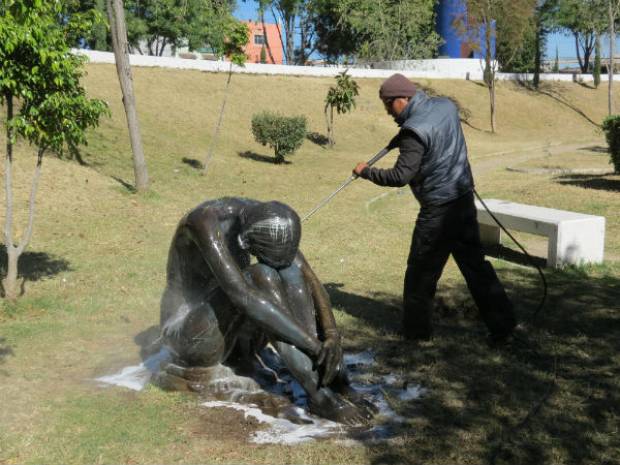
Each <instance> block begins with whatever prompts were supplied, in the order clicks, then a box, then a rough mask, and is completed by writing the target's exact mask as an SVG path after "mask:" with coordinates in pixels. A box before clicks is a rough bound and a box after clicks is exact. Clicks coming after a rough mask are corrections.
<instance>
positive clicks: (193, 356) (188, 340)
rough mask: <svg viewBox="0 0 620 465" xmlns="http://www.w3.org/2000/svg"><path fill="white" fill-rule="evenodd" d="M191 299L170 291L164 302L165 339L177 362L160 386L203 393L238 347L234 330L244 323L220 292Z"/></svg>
mask: <svg viewBox="0 0 620 465" xmlns="http://www.w3.org/2000/svg"><path fill="white" fill-rule="evenodd" d="M220 294H221V293H220ZM187 295H191V293H189V292H186V291H184V290H182V289H175V288H173V287H168V288H167V289H166V290H165V291H164V295H163V297H162V301H161V336H162V340H163V343H164V344H165V345H166V346H167V347H168V348H169V349H170V350H171V351H172V352H173V354H174V360H173V362H172V363H170V364H168V365H167V366H166V367H165V369H164V370H163V372H162V373H161V374H160V376H159V378H158V379H157V380H156V382H157V383H158V384H159V385H160V386H162V387H164V388H167V389H177V390H201V389H202V388H203V387H204V386H205V385H206V384H208V383H209V381H210V379H211V378H212V377H213V376H216V373H215V371H214V370H216V371H218V370H219V371H221V370H220V368H219V367H220V363H221V362H223V361H224V360H225V359H226V357H227V356H228V354H229V353H230V351H231V349H232V348H233V346H234V344H235V334H236V331H234V327H235V326H239V324H240V322H241V318H240V316H239V315H238V314H237V313H236V312H235V311H234V308H233V307H232V305H231V304H230V301H229V299H227V298H226V297H225V296H221V295H218V292H217V291H216V292H212V293H211V295H210V296H209V297H210V298H207V296H203V297H199V296H196V297H195V298H194V299H193V300H188V299H187V297H186V296H187ZM224 307H226V308H224ZM222 315H225V317H222ZM220 319H221V321H220Z"/></svg>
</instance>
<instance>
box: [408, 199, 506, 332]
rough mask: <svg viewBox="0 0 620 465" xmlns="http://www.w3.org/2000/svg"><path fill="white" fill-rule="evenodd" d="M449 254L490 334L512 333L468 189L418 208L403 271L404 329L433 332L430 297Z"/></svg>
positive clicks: (432, 295)
mask: <svg viewBox="0 0 620 465" xmlns="http://www.w3.org/2000/svg"><path fill="white" fill-rule="evenodd" d="M450 254H452V256H453V257H454V260H455V261H456V264H457V265H458V267H459V269H460V270H461V273H462V274H463V276H464V278H465V281H466V282H467V287H468V288H469V291H470V292H471V295H472V296H473V298H474V301H475V302H476V305H477V306H478V309H479V310H480V314H481V316H482V319H483V320H484V322H485V324H486V325H487V328H488V329H489V332H490V333H491V334H492V335H493V336H503V335H506V334H508V333H510V332H511V331H512V329H513V328H514V326H515V324H516V321H515V316H514V313H513V309H512V303H511V302H510V300H509V299H508V296H507V295H506V292H505V291H504V287H503V286H502V284H501V283H500V282H499V279H498V278H497V275H496V274H495V270H494V269H493V267H492V266H491V264H490V263H489V262H488V261H487V260H485V258H484V252H483V251H482V244H481V243H480V232H479V230H478V221H477V219H476V207H475V205H474V196H473V193H469V194H467V195H464V196H463V197H460V198H458V199H456V200H453V201H451V202H448V203H446V204H444V205H439V206H431V207H422V209H421V210H420V213H419V215H418V218H417V221H416V225H415V229H414V231H413V240H412V242H411V250H410V253H409V259H408V260H407V272H406V273H405V289H404V292H403V301H404V316H403V333H404V335H405V336H406V337H409V338H420V339H427V338H429V337H430V336H431V333H432V325H431V310H432V307H433V298H434V297H435V291H436V290H437V281H439V278H440V277H441V273H442V271H443V268H444V266H445V264H446V261H447V260H448V257H449V255H450Z"/></svg>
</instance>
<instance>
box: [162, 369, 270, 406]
mask: <svg viewBox="0 0 620 465" xmlns="http://www.w3.org/2000/svg"><path fill="white" fill-rule="evenodd" d="M155 384H157V385H158V386H160V387H161V388H162V389H166V390H176V391H189V392H198V393H203V394H212V395H215V396H217V397H222V398H226V397H227V394H232V393H234V392H240V391H241V392H243V391H249V392H253V391H256V390H258V389H259V386H258V384H257V383H256V382H255V381H254V380H252V379H251V378H247V377H244V376H237V375H235V373H234V372H233V371H232V370H231V369H230V368H229V367H227V366H224V365H221V364H218V365H214V366H211V367H199V366H191V367H183V366H180V365H177V364H174V363H168V364H166V365H165V366H163V367H162V371H161V372H160V373H159V375H158V376H157V378H156V379H155Z"/></svg>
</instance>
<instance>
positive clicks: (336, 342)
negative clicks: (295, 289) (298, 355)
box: [297, 252, 342, 385]
mask: <svg viewBox="0 0 620 465" xmlns="http://www.w3.org/2000/svg"><path fill="white" fill-rule="evenodd" d="M297 259H298V260H300V261H301V270H302V273H303V275H304V279H305V281H306V283H307V284H308V286H309V287H310V291H311V292H312V299H313V301H314V308H315V310H316V312H317V315H316V317H317V322H318V325H319V327H320V328H321V330H322V332H323V334H324V335H325V341H324V342H323V348H322V350H321V353H320V354H319V358H318V361H317V363H318V364H319V365H323V367H324V370H323V376H322V381H321V383H322V384H323V385H327V384H329V383H331V381H332V380H333V379H334V377H335V376H336V374H337V373H338V371H339V370H340V369H341V368H342V344H341V341H340V332H339V331H338V328H337V327H336V319H335V318H334V312H333V311H332V305H331V302H330V300H329V295H328V294H327V291H326V290H325V287H324V286H323V284H321V281H319V278H318V277H317V276H316V274H315V273H314V270H313V269H312V267H310V265H309V264H308V262H307V261H306V259H305V257H304V256H303V254H302V253H301V252H298V253H297Z"/></svg>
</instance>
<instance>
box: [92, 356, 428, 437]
mask: <svg viewBox="0 0 620 465" xmlns="http://www.w3.org/2000/svg"><path fill="white" fill-rule="evenodd" d="M260 358H261V360H262V363H258V362H256V364H255V369H256V376H255V377H254V378H255V379H250V378H247V377H243V376H238V375H236V374H234V372H233V371H232V370H231V369H230V368H228V367H225V366H222V365H219V366H218V367H214V370H215V371H214V373H215V376H214V377H213V379H212V381H211V382H210V383H209V386H208V390H207V391H208V392H209V393H211V394H212V395H211V396H206V397H207V400H206V402H203V403H202V404H201V405H202V406H203V407H204V408H230V409H233V410H236V411H241V412H243V414H244V416H245V418H254V419H255V420H257V421H258V422H259V423H260V424H261V425H263V427H262V428H261V429H260V430H259V431H256V432H254V433H252V435H251V437H250V441H252V442H254V443H257V444H298V443H301V442H305V441H310V440H314V439H317V438H326V437H342V436H343V434H346V437H347V438H353V439H354V440H355V439H358V440H362V439H363V440H365V441H368V440H382V439H389V438H390V437H393V436H394V435H396V434H397V433H396V431H397V430H398V427H399V425H402V424H403V423H404V422H405V418H403V417H401V416H400V415H398V414H396V413H395V412H394V410H393V408H392V406H391V404H394V403H395V402H396V403H398V402H408V401H411V400H414V399H417V398H419V397H420V396H422V395H423V394H424V393H425V390H424V388H422V387H420V386H418V385H414V384H410V383H408V382H407V381H406V380H403V379H402V378H401V377H400V376H398V375H396V374H388V375H383V376H375V375H373V374H372V372H373V367H374V365H375V364H376V361H375V354H374V352H372V351H371V350H366V351H364V352H359V353H352V354H345V356H344V363H345V364H346V365H347V369H348V372H349V377H350V379H351V386H352V387H353V389H354V390H355V391H356V392H358V393H360V394H363V396H364V398H365V399H366V400H368V401H369V402H371V403H372V404H374V405H375V407H376V408H377V409H378V413H377V415H376V416H375V419H374V420H373V426H369V427H365V428H361V427H345V426H344V425H341V424H338V423H335V422H333V421H329V420H326V419H323V418H320V417H317V416H315V415H312V414H310V413H308V410H307V409H308V398H307V396H306V393H305V391H304V389H303V388H302V387H301V385H300V384H299V383H298V382H297V381H296V380H295V379H294V378H293V377H292V376H291V375H290V373H289V372H288V370H287V369H286V368H285V367H284V365H283V363H282V362H281V361H280V358H279V357H278V354H277V353H276V352H275V351H274V350H273V349H271V348H270V347H267V348H266V349H265V350H263V351H262V352H261V354H260ZM171 359H172V355H171V354H170V352H169V351H168V350H166V349H165V348H162V349H161V350H160V351H159V352H158V353H156V354H154V355H152V356H150V357H149V358H147V359H146V360H145V361H144V362H143V363H141V364H139V365H136V366H129V367H125V368H123V369H122V370H120V371H119V372H118V373H115V374H112V375H108V376H102V377H99V378H97V379H96V381H97V382H99V383H101V384H103V385H114V386H121V387H125V388H128V389H133V390H135V391H140V390H142V389H144V387H145V386H146V385H147V384H148V383H149V381H151V380H152V379H153V378H154V377H156V376H157V375H158V373H159V371H160V366H161V365H162V363H166V362H169V361H170V360H171ZM257 399H258V400H259V401H258V402H257V401H256V400H257ZM276 399H277V400H276ZM283 399H284V400H283ZM259 404H260V405H259Z"/></svg>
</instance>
